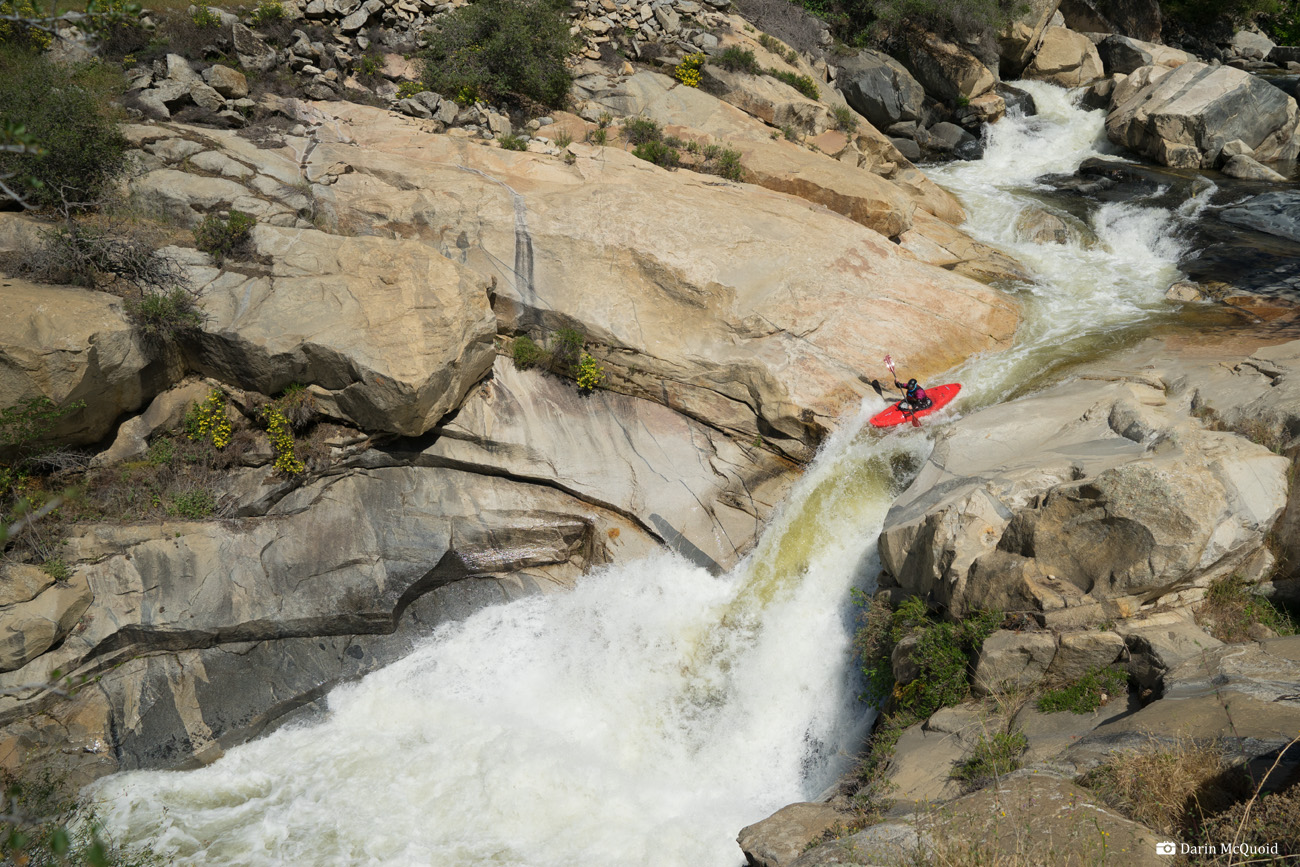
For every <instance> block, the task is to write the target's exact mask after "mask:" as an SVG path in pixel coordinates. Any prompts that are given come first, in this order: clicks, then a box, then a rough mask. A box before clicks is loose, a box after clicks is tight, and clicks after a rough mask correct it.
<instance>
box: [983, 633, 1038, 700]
mask: <svg viewBox="0 0 1300 867" xmlns="http://www.w3.org/2000/svg"><path fill="white" fill-rule="evenodd" d="M1055 656H1056V639H1055V638H1054V637H1053V636H1052V634H1051V633H1050V632H1009V631H1007V630H1005V629H999V630H998V631H997V632H994V633H993V634H992V635H990V636H989V637H988V638H987V639H985V641H984V645H983V646H982V647H981V648H980V655H979V661H978V662H977V663H976V665H975V675H974V677H973V678H972V680H971V683H972V685H973V688H974V689H975V691H976V694H978V695H988V694H989V693H994V692H1000V691H1002V690H1005V689H1010V688H1024V687H1033V686H1035V685H1037V684H1038V682H1039V681H1041V680H1042V679H1043V678H1044V676H1045V675H1046V674H1047V670H1048V668H1049V667H1050V666H1051V664H1052V660H1053V659H1054V658H1055Z"/></svg>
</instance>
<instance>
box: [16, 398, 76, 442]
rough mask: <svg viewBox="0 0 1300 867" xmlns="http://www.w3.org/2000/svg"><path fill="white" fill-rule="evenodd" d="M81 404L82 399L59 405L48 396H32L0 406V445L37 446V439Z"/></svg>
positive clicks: (46, 433)
mask: <svg viewBox="0 0 1300 867" xmlns="http://www.w3.org/2000/svg"><path fill="white" fill-rule="evenodd" d="M85 407H86V402H85V401H84V400H77V401H72V402H71V403H68V404H65V405H64V406H59V405H58V404H57V403H55V402H54V401H52V400H50V399H49V398H48V397H33V398H31V399H30V400H26V401H23V402H22V403H19V404H15V405H14V406H9V407H5V408H4V409H0V448H12V449H19V450H20V451H24V450H28V449H32V448H39V447H40V440H41V439H43V438H44V437H45V436H46V435H48V434H49V432H50V431H52V430H54V426H55V425H56V424H58V423H59V419H61V418H63V417H64V416H65V415H68V414H69V413H73V412H76V411H77V410H79V409H85Z"/></svg>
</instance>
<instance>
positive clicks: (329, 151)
mask: <svg viewBox="0 0 1300 867" xmlns="http://www.w3.org/2000/svg"><path fill="white" fill-rule="evenodd" d="M638 77H639V76H634V78H633V79H629V80H628V81H629V83H630V82H632V81H634V80H635V79H636V78H638ZM678 92H686V93H684V94H682V95H681V96H680V98H679V97H676V96H674V100H679V102H677V104H692V105H694V104H697V103H696V102H695V100H696V98H697V97H700V98H703V99H705V100H707V102H705V103H698V104H699V105H702V106H703V107H704V108H706V109H707V110H710V111H713V112H717V113H718V114H719V115H722V116H724V117H725V116H730V115H731V113H732V112H736V111H737V110H736V109H735V108H734V107H732V106H729V105H727V104H726V103H722V102H720V101H718V100H716V99H713V98H712V97H708V95H707V94H698V92H697V91H696V90H695V89H694V88H685V87H682V88H677V89H676V91H675V92H674V93H678ZM328 107H329V109H330V110H331V111H338V112H339V113H340V114H342V115H345V116H346V117H348V118H350V119H354V120H355V123H353V124H352V125H351V126H350V127H349V128H350V129H351V130H352V131H353V134H354V135H355V136H356V140H357V143H358V144H361V145H362V146H361V147H355V146H351V145H348V144H343V143H337V144H335V143H329V142H325V143H321V144H320V145H318V146H317V147H316V149H315V151H314V152H313V154H312V157H311V160H310V163H309V166H308V173H309V175H310V176H311V177H312V178H313V179H319V180H320V181H321V184H320V186H319V190H320V192H319V194H318V195H319V196H320V198H321V200H322V202H323V204H324V205H325V206H326V207H328V209H329V210H330V211H331V212H332V213H333V214H334V215H335V217H334V218H335V219H337V220H338V221H339V222H340V223H341V224H345V225H354V226H398V225H401V226H410V227H412V229H411V230H410V231H411V232H412V233H413V234H414V233H419V234H420V236H421V238H422V239H423V243H424V244H426V245H427V246H428V248H429V249H430V250H432V249H440V250H442V251H443V252H444V254H445V255H447V256H451V257H453V258H454V259H456V260H458V261H463V262H465V263H466V265H468V266H469V267H471V268H474V269H476V270H479V271H480V273H482V274H483V275H485V277H487V275H491V277H492V278H493V279H495V283H496V286H495V290H494V307H495V310H496V313H497V319H498V327H499V328H500V329H501V330H503V331H505V332H507V333H515V334H517V333H520V332H527V333H529V334H530V335H532V336H533V337H534V338H539V337H544V336H545V335H546V334H550V333H553V332H554V331H556V330H557V329H559V328H561V327H578V328H580V329H582V330H583V331H584V332H585V334H586V336H587V340H588V343H589V347H588V348H589V351H590V352H592V353H593V354H594V355H595V356H596V357H597V358H598V359H599V360H600V361H601V363H602V364H604V365H605V366H606V369H607V371H608V374H609V380H608V383H607V384H608V385H609V386H610V387H612V388H614V389H615V390H618V391H624V392H626V393H630V394H633V395H637V396H642V397H646V398H648V399H651V400H656V401H659V402H662V403H666V404H667V405H669V406H671V407H673V408H675V409H678V410H679V411H682V412H685V413H686V414H687V415H690V416H692V417H695V418H697V419H699V420H701V421H704V422H706V423H707V424H710V425H712V426H715V427H719V428H722V429H724V430H728V431H731V432H734V433H736V434H738V435H740V436H741V437H742V438H743V439H744V440H745V441H752V440H754V438H755V437H756V436H762V438H763V441H764V442H766V443H768V444H771V445H774V446H776V447H777V448H780V449H782V450H784V451H787V452H788V453H792V454H799V455H808V454H811V449H812V448H813V447H814V444H815V443H816V442H817V441H819V439H820V437H821V435H822V434H823V433H824V432H825V430H827V429H828V428H829V427H830V426H831V425H833V424H834V423H835V420H836V419H837V418H839V416H840V414H841V413H842V412H843V411H844V410H845V409H846V408H847V407H849V406H856V405H857V403H858V401H859V400H860V399H861V396H862V395H863V393H864V392H865V390H866V388H867V386H865V385H863V384H862V383H861V382H860V381H859V380H858V375H859V373H863V374H865V373H866V371H867V370H869V369H870V366H871V365H873V364H875V363H876V362H877V361H878V359H879V358H880V356H882V355H883V354H884V351H885V350H884V347H883V342H880V341H873V340H872V339H871V338H870V337H866V338H864V336H863V335H871V334H877V335H880V337H881V341H883V340H884V339H885V337H886V336H888V339H889V340H891V341H894V345H895V346H896V345H897V341H898V340H899V339H900V335H899V334H898V333H894V334H889V331H890V330H891V329H890V328H889V326H888V325H887V324H886V323H887V322H888V321H889V320H890V319H892V318H893V317H895V316H898V317H903V318H906V319H907V321H908V323H909V325H908V327H907V328H906V329H900V330H902V331H905V332H906V334H908V335H912V336H913V338H914V339H917V340H922V341H923V342H924V343H925V348H924V349H923V350H921V351H918V352H916V354H915V356H911V355H910V351H909V357H916V358H925V359H926V362H927V363H928V364H930V365H933V368H934V369H941V368H942V367H946V366H948V365H950V364H952V363H954V362H955V361H957V360H958V359H959V358H961V357H964V355H965V347H967V346H969V347H970V350H971V351H979V350H977V349H975V348H974V347H976V346H979V347H987V346H988V345H990V344H989V339H990V335H993V336H994V340H1001V339H1003V335H1009V334H1010V329H1011V328H1013V327H1014V321H1015V312H1014V308H1012V307H1011V305H1010V304H1009V303H1008V302H1007V301H1005V300H1004V299H1003V298H1002V297H1001V296H1000V295H999V294H998V293H996V292H993V291H992V290H989V289H987V287H984V286H980V285H979V284H977V283H974V282H973V281H968V280H965V279H963V278H960V277H958V276H956V275H953V274H950V273H947V272H945V271H942V270H941V269H937V268H933V267H931V266H928V265H923V264H921V263H919V262H916V261H915V260H914V259H912V258H911V257H908V256H906V255H905V254H903V253H901V252H900V251H899V250H898V248H897V247H896V246H895V245H894V244H891V243H890V242H889V241H888V240H887V239H885V238H883V237H882V236H881V235H880V234H878V233H877V232H875V231H873V230H871V229H869V228H866V227H864V226H862V225H859V224H857V223H856V222H855V221H853V220H850V219H846V218H845V217H844V216H841V215H840V214H837V213H832V212H829V211H827V210H825V209H822V208H817V207H810V205H809V202H808V201H807V200H805V199H803V198H796V197H794V196H788V195H781V194H778V193H774V192H770V191H767V190H763V189H760V188H758V187H755V186H752V185H748V184H736V183H729V182H723V181H719V180H717V179H716V178H713V177H711V176H708V175H701V174H696V173H693V172H687V171H677V172H667V171H664V170H662V169H660V168H658V167H656V166H653V165H651V164H650V163H648V162H645V161H643V160H640V159H637V158H636V157H634V156H633V155H632V154H630V153H627V152H625V151H623V150H621V149H619V148H616V147H606V148H597V147H592V146H585V145H579V144H574V145H572V146H571V147H570V151H571V152H573V153H574V154H575V156H576V162H575V164H574V165H572V166H568V165H565V164H564V163H563V162H562V161H560V160H556V159H550V158H547V157H545V156H542V155H534V154H521V153H513V152H510V151H505V150H500V149H497V148H487V147H481V146H476V145H472V144H470V143H468V142H465V141H464V140H460V139H455V138H451V137H447V136H427V135H420V134H418V133H417V134H413V132H412V128H411V127H409V126H407V124H408V123H414V121H407V120H405V119H403V118H399V117H390V116H389V115H388V114H387V113H384V112H379V111H376V110H374V109H370V108H368V107H365V106H357V105H352V104H346V103H337V104H334V103H331V104H329V105H328ZM670 108H671V106H669V105H667V104H666V103H663V102H661V103H656V104H655V105H654V106H653V108H652V111H660V110H662V111H664V112H665V116H666V117H672V116H673V115H672V114H670V113H669V111H670ZM734 144H735V145H736V146H738V147H740V148H742V149H748V148H750V146H751V144H750V142H748V141H738V142H734ZM764 144H765V145H766V146H768V147H770V146H778V145H779V146H782V147H785V148H789V149H790V150H789V152H790V154H791V155H792V156H798V155H800V154H807V155H808V157H809V158H810V159H815V160H819V161H820V163H818V164H817V165H822V164H824V165H827V166H834V165H836V162H835V161H833V160H830V159H827V158H826V157H824V156H821V155H818V154H812V153H811V152H808V151H805V150H802V149H800V148H798V147H797V146H795V145H793V144H791V143H789V142H780V143H777V142H772V141H771V139H770V138H768V139H766V140H765V142H764ZM752 152H755V153H756V152H758V149H757V148H754V150H753V151H752ZM766 152H767V151H764V153H766ZM809 165H810V167H811V165H812V164H811V163H810V164H809ZM774 170H775V169H774ZM845 171H848V172H853V173H854V174H855V175H857V176H861V177H865V178H871V177H874V176H873V175H871V174H870V173H867V172H862V171H859V170H853V169H849V168H847V167H846V168H845ZM876 180H880V179H879V178H876ZM791 183H795V184H797V183H798V179H795V180H793V181H791ZM807 183H809V184H811V183H812V181H807ZM882 183H883V182H882ZM891 189H893V188H892V187H891ZM827 195H831V193H830V192H828V193H827ZM864 201H865V200H864V199H860V198H855V197H852V196H850V195H848V194H844V195H843V198H842V199H841V200H840V201H839V202H837V204H839V205H840V207H842V208H844V209H845V210H852V209H853V208H856V207H859V204H858V203H862V202H864ZM862 206H865V205H862ZM609 208H616V209H617V211H618V213H619V215H620V217H619V219H618V220H611V219H610V218H609ZM792 233H793V234H792ZM389 243H395V242H389ZM792 250H799V255H798V256H793V255H791V251H792ZM687 251H689V255H687ZM811 262H820V263H822V264H823V266H824V267H818V268H815V269H813V268H810V267H808V264H807V263H811ZM592 287H598V288H597V289H594V290H593V288H592ZM778 287H779V288H778ZM891 287H896V289H897V291H898V292H900V293H903V295H905V296H906V300H904V299H903V297H902V295H900V297H899V298H898V299H896V300H886V299H885V298H884V297H883V296H881V297H876V295H875V293H877V292H881V291H883V292H886V293H889V292H893V291H895V288H891ZM934 292H938V293H940V294H941V295H942V296H943V300H942V301H940V300H938V296H937V295H935V296H931V293H934ZM926 296H930V297H932V298H933V302H932V304H927V303H926V302H924V301H923V300H922V299H923V298H924V297H926ZM918 309H933V310H940V309H943V310H944V311H945V312H944V315H943V316H942V317H940V316H938V315H937V314H936V315H935V316H934V319H933V322H932V323H931V324H929V325H924V326H918V323H917V322H916V320H915V317H916V315H917V312H916V311H917V310H918ZM958 310H961V311H963V312H961V313H958V312H957V311H958ZM809 315H812V316H814V317H815V319H816V320H817V322H818V324H816V325H815V326H814V325H813V322H812V321H808V322H806V323H805V324H796V322H795V320H796V319H799V320H803V319H804V318H805V317H807V316H809ZM792 317H794V318H792ZM882 317H884V318H882ZM977 322H980V323H982V324H980V325H976V324H975V323H977ZM954 327H955V328H956V331H957V332H958V333H948V332H949V331H950V330H952V329H953V328H954ZM796 333H797V334H798V336H797V337H796V336H795V334H796ZM900 352H901V350H898V351H896V352H895V354H896V355H897V354H899V353H900ZM959 353H960V354H959ZM760 419H761V420H762V421H761V423H760V421H759V420H760Z"/></svg>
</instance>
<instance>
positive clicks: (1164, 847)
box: [1156, 840, 1178, 855]
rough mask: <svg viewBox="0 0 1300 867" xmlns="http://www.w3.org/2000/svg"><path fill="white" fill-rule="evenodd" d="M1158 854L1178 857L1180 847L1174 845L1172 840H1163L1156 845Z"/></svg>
mask: <svg viewBox="0 0 1300 867" xmlns="http://www.w3.org/2000/svg"><path fill="white" fill-rule="evenodd" d="M1156 854H1157V855H1177V854H1178V845H1177V844H1176V843H1174V842H1173V841H1172V840H1161V841H1160V842H1159V843H1156Z"/></svg>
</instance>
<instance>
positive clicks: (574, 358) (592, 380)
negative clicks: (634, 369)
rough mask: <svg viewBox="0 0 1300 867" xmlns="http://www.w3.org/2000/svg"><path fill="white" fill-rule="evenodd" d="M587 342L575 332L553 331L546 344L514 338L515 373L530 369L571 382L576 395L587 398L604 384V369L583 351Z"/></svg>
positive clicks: (526, 337)
mask: <svg viewBox="0 0 1300 867" xmlns="http://www.w3.org/2000/svg"><path fill="white" fill-rule="evenodd" d="M586 347H587V338H586V335H584V334H583V333H582V332H581V331H579V330H578V329H576V328H559V329H556V330H555V331H554V332H553V333H552V334H551V335H550V337H549V339H548V340H547V341H546V345H545V346H543V345H542V344H539V343H537V342H536V341H535V340H533V339H532V338H531V337H529V336H528V335H527V334H521V335H519V336H518V337H516V338H515V339H514V341H513V344H512V346H511V347H510V354H511V357H512V358H513V359H514V363H515V367H516V369H518V370H527V369H529V368H532V367H537V368H541V369H542V370H546V371H549V372H551V373H554V374H555V375H556V376H561V377H564V378H565V379H571V380H573V381H574V382H575V383H576V384H577V386H578V389H579V391H581V392H582V393H584V394H590V393H591V392H593V391H595V390H596V389H597V388H599V387H600V386H601V385H602V384H603V383H604V382H605V368H604V367H602V366H601V364H600V362H598V361H597V360H596V358H595V357H594V356H592V355H591V354H590V353H589V352H587V351H586Z"/></svg>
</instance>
